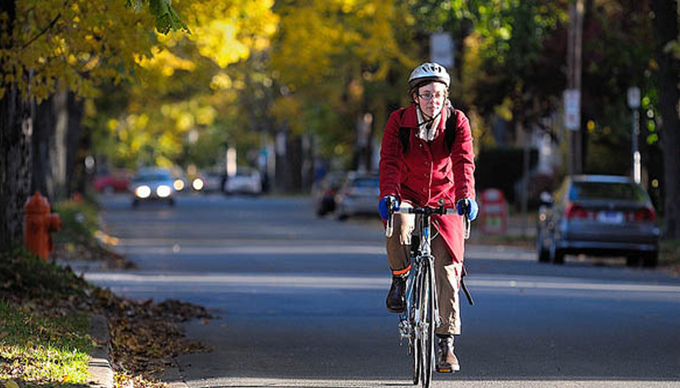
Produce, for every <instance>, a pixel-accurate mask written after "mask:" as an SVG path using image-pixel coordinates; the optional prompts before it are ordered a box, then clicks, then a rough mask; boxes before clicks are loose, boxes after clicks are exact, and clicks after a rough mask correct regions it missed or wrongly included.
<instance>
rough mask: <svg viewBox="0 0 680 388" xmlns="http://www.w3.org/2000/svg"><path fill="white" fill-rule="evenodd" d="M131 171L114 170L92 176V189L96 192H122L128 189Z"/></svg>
mask: <svg viewBox="0 0 680 388" xmlns="http://www.w3.org/2000/svg"><path fill="white" fill-rule="evenodd" d="M131 175H132V174H131V173H129V172H127V171H115V172H112V173H106V174H102V175H97V176H96V177H95V178H94V189H95V191H96V192H98V193H105V194H111V193H123V192H126V191H127V190H128V185H129V184H130V177H131Z"/></svg>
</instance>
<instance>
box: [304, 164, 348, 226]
mask: <svg viewBox="0 0 680 388" xmlns="http://www.w3.org/2000/svg"><path fill="white" fill-rule="evenodd" d="M346 176H347V174H346V173H345V172H329V173H328V174H326V176H324V177H323V178H322V179H321V180H320V181H319V182H317V183H316V184H315V185H314V186H313V187H312V203H313V206H314V211H315V212H316V214H317V215H318V216H319V217H323V216H325V215H326V214H328V213H333V212H334V211H335V207H336V206H335V196H336V195H337V194H338V190H340V187H341V186H342V183H343V182H344V181H345V177H346Z"/></svg>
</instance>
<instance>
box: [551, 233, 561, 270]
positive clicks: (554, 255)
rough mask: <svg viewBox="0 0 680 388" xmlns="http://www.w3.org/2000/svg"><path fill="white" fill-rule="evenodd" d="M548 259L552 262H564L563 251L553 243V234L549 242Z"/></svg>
mask: <svg viewBox="0 0 680 388" xmlns="http://www.w3.org/2000/svg"><path fill="white" fill-rule="evenodd" d="M550 261H552V263H553V264H564V252H563V251H562V250H560V249H558V248H557V244H556V243H555V236H553V238H552V241H551V242H550Z"/></svg>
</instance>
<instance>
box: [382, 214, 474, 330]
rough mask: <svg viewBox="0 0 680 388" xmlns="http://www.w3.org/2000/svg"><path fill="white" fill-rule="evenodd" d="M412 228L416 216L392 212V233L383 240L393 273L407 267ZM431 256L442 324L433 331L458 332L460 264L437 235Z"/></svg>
mask: <svg viewBox="0 0 680 388" xmlns="http://www.w3.org/2000/svg"><path fill="white" fill-rule="evenodd" d="M400 206H401V207H407V206H408V207H410V205H409V204H407V203H402V204H401V205H400ZM414 227H415V215H413V214H395V215H394V233H392V236H391V237H388V238H387V241H386V247H387V259H388V260H389V264H390V269H392V273H393V274H400V273H404V271H405V270H406V269H407V268H408V266H409V252H410V250H411V233H412V232H413V229H414ZM432 231H433V232H434V231H435V229H434V228H432ZM432 255H433V256H434V273H435V279H436V282H437V294H438V295H437V296H438V302H439V317H440V319H441V326H439V327H438V328H437V329H436V330H435V333H436V334H454V335H459V334H460V303H459V298H458V291H459V289H460V276H461V273H462V270H463V264H462V263H454V262H453V261H452V260H451V255H450V254H449V252H448V251H447V250H446V245H445V243H444V240H443V239H442V237H441V236H439V235H437V236H436V237H435V238H434V239H433V240H432Z"/></svg>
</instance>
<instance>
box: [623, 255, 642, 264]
mask: <svg viewBox="0 0 680 388" xmlns="http://www.w3.org/2000/svg"><path fill="white" fill-rule="evenodd" d="M639 265H640V257H639V256H627V257H626V267H637V266H639Z"/></svg>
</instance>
